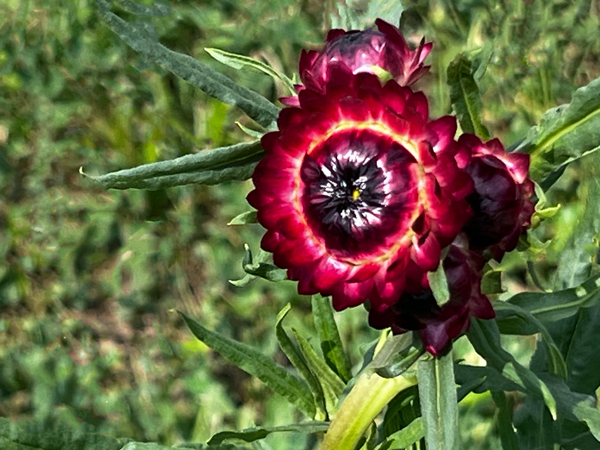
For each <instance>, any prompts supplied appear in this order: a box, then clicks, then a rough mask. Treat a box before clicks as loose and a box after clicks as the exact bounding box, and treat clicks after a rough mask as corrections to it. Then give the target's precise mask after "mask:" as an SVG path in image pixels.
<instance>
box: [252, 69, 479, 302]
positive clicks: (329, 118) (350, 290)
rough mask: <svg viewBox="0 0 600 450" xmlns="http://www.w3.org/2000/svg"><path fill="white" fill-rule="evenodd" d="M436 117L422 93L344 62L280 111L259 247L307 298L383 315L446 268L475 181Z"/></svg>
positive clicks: (261, 184)
mask: <svg viewBox="0 0 600 450" xmlns="http://www.w3.org/2000/svg"><path fill="white" fill-rule="evenodd" d="M428 115H429V111H428V104H427V99H426V98H425V96H424V95H423V93H420V92H418V93H414V92H413V91H412V90H411V89H410V88H408V87H401V86H399V85H398V84H397V83H396V82H395V81H393V80H390V81H388V82H387V83H386V84H385V85H383V86H382V84H381V82H380V80H379V78H378V77H377V76H375V75H372V74H369V73H359V74H356V75H354V74H353V73H352V71H351V70H350V69H348V67H346V66H345V65H343V64H336V65H334V66H333V67H331V69H330V77H329V78H328V80H327V81H326V83H325V85H324V88H323V89H322V90H321V89H319V90H313V89H311V88H307V89H304V90H302V91H301V92H300V94H299V107H291V108H285V109H283V110H282V111H281V113H280V116H279V119H278V127H279V131H276V132H272V133H268V134H266V135H265V136H264V137H263V139H262V144H263V147H264V148H265V151H266V155H265V157H264V158H263V159H262V160H261V161H260V162H259V164H258V165H257V167H256V169H255V172H254V175H253V181H254V184H255V190H254V191H252V192H251V193H250V194H249V195H248V201H249V203H250V204H251V205H252V206H254V207H255V208H257V210H258V211H257V217H258V221H259V222H260V223H261V224H262V225H263V226H264V227H265V228H266V229H267V231H266V233H265V235H264V237H263V239H262V242H261V245H262V248H263V249H264V250H266V251H269V252H272V253H273V259H274V262H275V264H277V265H278V266H280V267H283V268H286V269H287V271H288V277H289V278H290V279H292V280H297V281H298V282H299V284H298V291H299V292H300V293H301V294H315V293H321V294H323V295H332V297H333V304H334V307H335V308H336V309H337V310H341V309H344V308H346V307H350V306H355V305H358V304H360V303H362V302H364V301H365V300H366V299H369V300H370V301H371V304H372V308H374V309H379V308H381V309H386V308H387V306H388V305H391V304H392V303H394V302H395V301H396V300H397V299H398V298H399V296H400V295H401V294H402V292H403V290H404V289H405V287H406V288H409V289H413V290H414V289H418V288H419V287H420V286H421V284H422V280H423V278H424V277H426V272H427V271H430V270H434V269H435V268H436V267H437V265H438V263H439V260H440V255H441V249H442V248H443V247H445V246H447V245H448V244H449V243H450V242H452V240H453V239H454V238H455V236H456V235H457V234H458V233H459V231H460V229H461V228H462V226H463V225H464V223H465V221H466V220H467V219H468V217H469V214H470V209H469V207H468V205H467V203H466V201H465V197H466V196H467V195H468V194H469V193H470V192H471V190H472V181H471V179H470V177H469V176H468V175H466V174H465V173H464V172H462V171H460V170H459V169H458V167H457V164H456V161H455V159H454V157H455V154H456V151H457V144H456V142H455V141H454V139H453V137H454V133H455V131H456V121H455V119H454V118H452V117H442V118H440V119H437V120H434V121H429V120H428Z"/></svg>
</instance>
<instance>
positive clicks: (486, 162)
mask: <svg viewBox="0 0 600 450" xmlns="http://www.w3.org/2000/svg"><path fill="white" fill-rule="evenodd" d="M458 142H459V145H460V151H459V152H458V153H457V155H456V160H457V162H458V165H459V167H461V168H462V169H464V170H465V171H466V172H467V173H468V174H469V175H470V176H471V178H472V179H473V183H474V188H473V192H472V193H471V194H470V195H469V197H467V200H468V202H469V204H470V205H471V208H472V209H473V216H472V217H471V219H470V220H469V221H468V222H467V224H466V225H465V228H464V230H465V232H466V233H467V236H468V237H469V246H470V248H471V249H473V250H477V251H483V250H486V249H489V251H490V253H491V255H492V256H493V257H494V258H495V259H496V260H498V261H500V260H501V259H502V256H503V255H504V253H505V252H508V251H511V250H514V249H515V248H516V246H517V243H518V241H519V236H521V234H523V232H524V231H525V229H526V228H527V227H528V226H529V225H530V224H531V215H532V214H533V211H534V205H533V203H532V201H531V196H532V195H533V192H534V185H533V182H532V181H531V180H530V179H529V178H528V177H527V171H528V170H529V155H526V154H523V153H507V152H506V151H505V150H504V147H503V146H502V144H501V143H500V141H499V140H498V139H492V140H490V141H488V142H485V143H484V142H482V141H481V140H480V139H479V138H478V137H477V136H475V135H473V134H467V133H465V134H463V135H462V136H460V138H459V140H458Z"/></svg>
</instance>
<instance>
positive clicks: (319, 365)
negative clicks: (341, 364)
mask: <svg viewBox="0 0 600 450" xmlns="http://www.w3.org/2000/svg"><path fill="white" fill-rule="evenodd" d="M292 331H293V332H294V336H295V337H296V340H297V341H298V345H299V346H300V350H301V351H302V354H303V355H304V358H305V360H306V363H307V364H308V367H310V370H311V371H312V372H313V373H314V374H315V375H316V377H317V379H318V380H319V383H320V384H321V387H322V388H323V394H324V396H325V408H326V409H327V413H328V414H329V415H330V416H333V415H335V412H336V409H337V403H338V400H339V398H340V396H341V395H342V392H343V391H344V388H345V387H346V384H345V383H344V382H343V381H342V380H341V379H340V378H339V377H338V376H337V374H336V373H335V372H334V371H333V370H331V369H330V368H329V366H328V365H327V363H326V362H325V361H323V360H322V359H321V358H320V357H319V355H318V354H317V352H316V351H315V349H314V348H313V346H312V345H310V343H309V342H308V341H307V340H306V338H304V337H303V336H301V335H300V334H299V333H298V332H297V331H296V330H292Z"/></svg>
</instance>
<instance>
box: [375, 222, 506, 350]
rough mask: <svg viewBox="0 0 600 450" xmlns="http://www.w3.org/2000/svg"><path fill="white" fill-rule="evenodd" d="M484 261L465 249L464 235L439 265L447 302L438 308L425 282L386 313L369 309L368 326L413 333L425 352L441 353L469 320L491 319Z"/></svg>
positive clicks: (400, 299)
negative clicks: (483, 282) (484, 285)
mask: <svg viewBox="0 0 600 450" xmlns="http://www.w3.org/2000/svg"><path fill="white" fill-rule="evenodd" d="M484 262H485V261H484V259H483V258H482V257H481V256H480V255H479V254H477V253H475V252H473V251H470V250H469V249H468V248H467V239H466V236H464V235H463V234H461V235H459V237H458V238H457V239H456V240H455V241H454V242H453V243H452V245H450V247H449V249H448V253H447V255H446V257H445V258H444V260H443V262H442V265H443V268H444V272H445V274H446V279H447V281H448V290H449V292H450V299H449V300H448V301H447V302H446V303H444V304H443V305H441V306H440V305H438V303H437V302H436V299H435V297H434V295H433V292H432V290H431V289H430V288H429V286H428V285H427V283H424V284H425V286H424V287H423V288H422V289H421V290H420V291H418V292H415V293H408V292H405V293H403V294H402V295H401V296H400V298H399V299H398V301H397V302H396V303H395V304H394V305H392V306H391V307H390V308H388V309H387V310H385V311H378V310H377V309H373V308H371V310H370V311H369V324H370V325H371V326H372V327H374V328H378V329H383V328H388V327H391V328H392V331H393V332H394V333H395V334H400V333H405V332H407V331H416V332H417V333H418V334H419V337H420V338H421V341H422V342H423V346H424V347H425V350H427V351H428V352H429V353H431V354H433V355H441V354H444V352H446V351H447V350H448V349H449V348H450V344H451V342H452V340H453V339H455V338H457V337H458V336H460V335H461V334H462V333H464V332H466V331H467V330H468V328H469V325H470V319H471V317H478V318H480V319H492V318H494V316H495V314H494V310H493V308H492V305H491V304H490V302H489V300H488V298H487V297H486V296H485V295H483V294H482V293H481V288H480V285H481V275H480V271H481V269H482V267H483V265H484Z"/></svg>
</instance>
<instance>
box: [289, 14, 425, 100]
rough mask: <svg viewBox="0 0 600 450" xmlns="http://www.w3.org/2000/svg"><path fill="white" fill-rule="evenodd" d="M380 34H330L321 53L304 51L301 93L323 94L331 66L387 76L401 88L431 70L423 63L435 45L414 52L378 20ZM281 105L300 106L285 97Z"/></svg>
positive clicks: (372, 31) (397, 32)
mask: <svg viewBox="0 0 600 450" xmlns="http://www.w3.org/2000/svg"><path fill="white" fill-rule="evenodd" d="M375 25H377V30H375V29H373V28H369V29H367V30H363V31H357V30H351V31H344V30H340V29H334V30H331V31H329V33H328V34H327V38H326V39H325V46H324V47H323V49H322V50H321V51H319V52H317V51H314V50H310V51H305V50H303V51H302V54H301V55H300V68H299V72H300V79H301V80H302V85H298V86H296V90H297V91H298V92H299V91H301V90H302V89H304V88H305V87H308V88H311V89H314V90H318V91H322V89H323V88H324V86H325V84H326V83H327V81H328V80H329V79H330V78H331V70H332V66H334V65H338V64H343V65H345V66H346V67H347V68H348V69H350V71H352V73H354V74H357V73H362V72H366V73H374V74H377V75H378V74H380V73H381V72H382V71H385V72H387V74H389V77H391V78H392V79H394V80H395V81H396V82H397V83H398V84H399V85H400V86H410V85H411V84H413V83H414V82H415V81H417V80H418V79H419V78H421V76H423V74H425V73H426V72H427V71H428V70H429V66H424V65H423V61H424V60H425V57H426V56H427V55H428V54H429V52H430V51H431V47H432V43H431V42H428V43H425V40H424V39H423V40H421V43H420V44H419V46H418V47H417V48H416V49H415V50H411V49H410V48H409V47H408V44H407V43H406V40H405V39H404V36H402V33H401V32H400V30H399V29H398V28H396V27H395V26H393V25H391V24H389V23H387V22H385V21H384V20H381V19H377V20H376V21H375ZM281 101H282V102H283V103H285V104H287V105H290V106H298V98H297V97H295V96H293V97H284V98H282V99H281Z"/></svg>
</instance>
